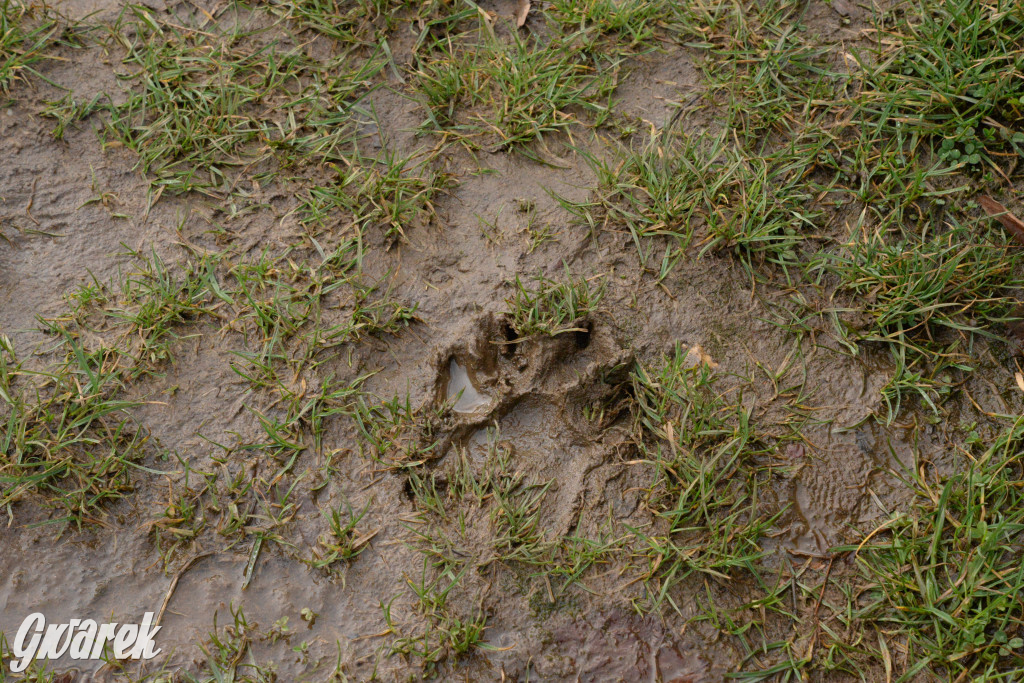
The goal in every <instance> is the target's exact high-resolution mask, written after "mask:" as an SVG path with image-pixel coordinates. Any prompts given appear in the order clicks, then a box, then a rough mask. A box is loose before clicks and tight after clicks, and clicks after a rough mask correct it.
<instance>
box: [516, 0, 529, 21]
mask: <svg viewBox="0 0 1024 683" xmlns="http://www.w3.org/2000/svg"><path fill="white" fill-rule="evenodd" d="M529 14H530V0H519V4H518V6H517V7H516V28H522V27H523V25H524V24H526V17H527V16H528V15H529Z"/></svg>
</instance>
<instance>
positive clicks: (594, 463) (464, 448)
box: [415, 313, 633, 533]
mask: <svg viewBox="0 0 1024 683" xmlns="http://www.w3.org/2000/svg"><path fill="white" fill-rule="evenodd" d="M632 361H633V356H632V353H631V352H630V351H629V350H627V349H626V348H624V347H623V345H622V344H621V343H620V342H619V341H618V339H617V338H616V336H615V334H614V332H613V330H612V328H611V326H610V325H608V324H606V323H602V322H600V321H598V320H597V319H596V318H595V317H593V316H590V315H584V316H580V317H575V318H572V319H569V320H565V321H563V322H562V323H561V325H560V326H558V327H557V328H553V329H550V330H544V331H536V330H530V329H529V327H527V326H525V325H523V324H522V322H521V321H519V320H517V319H516V318H515V317H514V316H511V315H509V314H493V313H484V314H480V315H478V316H476V317H474V318H471V319H470V320H468V321H467V322H466V323H465V324H464V325H463V326H461V327H460V328H459V329H457V330H455V331H454V333H453V335H452V338H451V341H450V342H449V343H448V344H444V345H442V347H441V350H440V351H439V352H438V353H437V354H435V356H434V358H433V361H432V362H433V367H434V370H435V373H434V376H435V380H434V386H433V387H432V388H431V390H430V391H429V392H428V393H429V396H430V399H429V406H428V407H427V409H425V410H422V412H424V413H428V414H429V415H430V417H429V419H428V420H427V421H426V422H427V424H426V425H425V426H424V427H423V429H422V430H421V431H422V434H421V435H420V443H419V447H420V448H421V449H423V450H425V451H427V452H428V453H429V455H428V456H426V457H420V458H419V459H417V460H415V462H417V463H420V462H430V463H432V464H434V465H435V466H437V465H439V464H440V463H441V461H442V460H445V459H446V458H448V457H450V456H451V455H452V454H454V453H457V454H458V456H457V457H463V456H464V457H466V458H468V459H469V461H470V462H471V463H476V464H477V465H480V466H482V465H483V463H484V460H486V458H487V455H488V453H489V452H490V451H491V450H493V449H494V448H495V447H500V448H501V449H502V450H503V451H504V452H505V453H507V454H508V456H509V466H510V467H511V469H513V470H514V471H516V472H520V473H529V476H530V479H532V480H535V481H541V480H545V481H551V480H553V481H554V482H557V484H556V485H555V486H554V487H552V489H551V493H553V494H554V495H553V496H549V500H548V503H547V504H545V508H546V509H550V510H552V513H551V514H552V516H553V519H551V524H552V526H553V529H555V530H557V531H559V532H560V533H566V532H567V531H568V530H569V529H570V528H572V527H573V526H574V525H575V520H576V519H578V514H577V513H578V511H579V506H580V505H581V500H582V498H583V496H582V494H583V491H584V488H585V480H586V478H587V475H588V473H590V472H591V471H592V470H594V469H595V468H596V467H598V466H599V465H601V464H602V463H604V462H606V461H607V459H608V449H609V447H610V446H609V443H610V442H614V441H615V438H616V437H615V436H614V435H612V434H611V432H614V430H610V429H609V425H611V424H612V423H613V422H614V420H615V418H616V417H617V416H618V415H619V414H621V412H622V410H623V408H624V403H623V401H622V400H621V399H622V390H623V388H624V386H626V384H627V380H628V377H629V369H630V367H631V364H632ZM620 440H621V438H620ZM423 443H429V446H427V447H426V448H423ZM438 469H439V468H438ZM555 499H557V503H556V504H555V505H554V507H551V506H550V503H551V502H552V501H553V500H555Z"/></svg>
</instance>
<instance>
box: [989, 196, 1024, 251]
mask: <svg viewBox="0 0 1024 683" xmlns="http://www.w3.org/2000/svg"><path fill="white" fill-rule="evenodd" d="M978 203H979V204H981V208H983V209H985V213H987V214H988V215H989V216H991V217H992V218H995V219H996V220H997V221H999V222H1000V223H1002V224H1003V227H1004V228H1006V229H1007V230H1009V231H1010V234H1012V235H1013V236H1014V238H1015V239H1016V240H1017V241H1018V242H1020V243H1021V244H1024V221H1022V220H1021V219H1019V218H1017V217H1016V216H1014V215H1013V214H1012V213H1010V212H1009V211H1008V210H1007V208H1006V207H1005V206H1003V205H1002V204H1000V203H999V202H997V201H996V200H994V199H992V198H991V197H989V196H987V195H981V196H980V197H978Z"/></svg>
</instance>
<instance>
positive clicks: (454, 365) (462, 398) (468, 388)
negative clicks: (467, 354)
mask: <svg viewBox="0 0 1024 683" xmlns="http://www.w3.org/2000/svg"><path fill="white" fill-rule="evenodd" d="M452 399H456V400H455V406H454V407H453V408H452V410H454V411H455V412H456V413H475V412H476V411H477V410H479V409H481V408H483V407H485V406H486V405H487V404H489V403H490V402H491V399H490V397H489V396H487V395H486V394H482V393H480V392H479V391H477V388H476V387H475V386H473V381H472V380H471V379H470V377H469V372H467V371H466V368H464V367H462V366H461V365H459V363H458V361H456V360H455V359H454V358H452V360H451V363H450V364H449V366H448V400H449V401H450V400H452Z"/></svg>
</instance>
